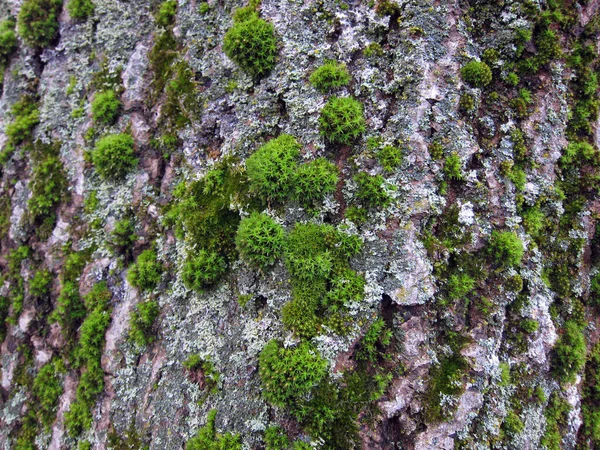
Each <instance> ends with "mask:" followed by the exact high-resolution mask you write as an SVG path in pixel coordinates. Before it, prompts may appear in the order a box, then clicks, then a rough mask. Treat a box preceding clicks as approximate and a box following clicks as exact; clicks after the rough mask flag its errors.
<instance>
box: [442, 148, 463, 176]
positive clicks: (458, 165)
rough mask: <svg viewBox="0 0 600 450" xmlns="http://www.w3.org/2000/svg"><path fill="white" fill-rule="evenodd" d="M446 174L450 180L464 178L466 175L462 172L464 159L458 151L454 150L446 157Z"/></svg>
mask: <svg viewBox="0 0 600 450" xmlns="http://www.w3.org/2000/svg"><path fill="white" fill-rule="evenodd" d="M444 175H445V176H446V178H448V179H450V180H457V181H459V180H462V179H464V175H463V172H462V161H461V160H460V156H458V153H456V152H453V153H451V154H450V155H448V157H447V158H446V161H445V162H444Z"/></svg>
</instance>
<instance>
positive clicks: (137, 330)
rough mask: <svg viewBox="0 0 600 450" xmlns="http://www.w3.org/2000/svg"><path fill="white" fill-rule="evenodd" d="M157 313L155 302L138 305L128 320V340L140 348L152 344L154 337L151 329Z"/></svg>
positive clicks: (150, 301)
mask: <svg viewBox="0 0 600 450" xmlns="http://www.w3.org/2000/svg"><path fill="white" fill-rule="evenodd" d="M159 313H160V309H159V307H158V303H157V302H155V301H152V300H149V301H146V302H142V303H138V304H137V305H136V307H135V310H134V311H133V312H132V313H131V317H130V318H129V339H131V340H132V341H133V342H135V343H136V344H137V345H138V346H140V347H144V346H146V345H148V344H151V343H152V342H154V340H155V339H156V335H155V334H154V333H152V327H153V325H154V321H155V320H156V318H157V317H158V314H159Z"/></svg>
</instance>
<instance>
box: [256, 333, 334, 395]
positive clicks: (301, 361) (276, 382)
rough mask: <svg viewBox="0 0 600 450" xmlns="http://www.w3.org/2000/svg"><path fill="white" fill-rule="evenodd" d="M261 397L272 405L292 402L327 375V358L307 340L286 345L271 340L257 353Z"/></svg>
mask: <svg viewBox="0 0 600 450" xmlns="http://www.w3.org/2000/svg"><path fill="white" fill-rule="evenodd" d="M258 370H259V375H260V379H261V382H262V384H263V388H264V390H263V395H264V397H265V398H266V399H267V400H268V401H269V402H271V403H273V404H274V405H278V406H286V405H293V404H294V402H296V401H297V400H299V399H303V398H305V397H306V396H307V395H308V394H309V393H310V391H311V390H312V389H313V388H314V387H315V386H316V385H317V384H319V383H320V382H321V381H322V380H323V379H324V378H325V377H326V376H327V361H326V360H325V359H323V358H322V357H321V355H319V353H318V352H317V350H315V349H314V348H313V347H312V346H311V345H310V344H308V343H306V342H304V343H301V344H299V345H298V346H296V347H291V348H285V347H283V346H282V345H281V343H280V342H278V341H276V340H271V341H269V343H268V344H267V345H265V347H264V348H263V349H262V351H261V352H260V355H259V369H258Z"/></svg>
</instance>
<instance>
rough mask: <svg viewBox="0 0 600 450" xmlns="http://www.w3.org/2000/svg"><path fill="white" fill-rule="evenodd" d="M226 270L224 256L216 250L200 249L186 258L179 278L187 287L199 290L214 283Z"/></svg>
mask: <svg viewBox="0 0 600 450" xmlns="http://www.w3.org/2000/svg"><path fill="white" fill-rule="evenodd" d="M226 270H227V264H226V262H225V258H223V257H222V256H220V255H219V254H218V253H217V252H211V251H208V250H200V251H199V252H198V254H197V255H195V256H191V257H189V258H188V259H187V261H186V262H185V264H184V266H183V271H182V272H181V278H182V280H183V282H184V284H185V285H186V287H187V288H188V289H194V290H196V291H201V290H202V288H204V287H206V286H210V285H212V284H214V283H216V282H217V281H218V279H219V278H220V277H221V276H222V275H223V274H224V273H225V271H226Z"/></svg>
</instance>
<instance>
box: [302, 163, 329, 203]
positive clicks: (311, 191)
mask: <svg viewBox="0 0 600 450" xmlns="http://www.w3.org/2000/svg"><path fill="white" fill-rule="evenodd" d="M338 180H339V176H338V169H337V167H336V166H335V165H334V164H332V163H330V162H329V161H327V160H326V159H325V158H317V159H315V160H314V161H311V162H308V163H305V164H300V165H299V166H298V169H297V171H296V179H295V181H294V194H295V196H296V198H297V199H298V201H299V202H301V203H303V204H305V205H312V204H314V203H315V202H319V201H321V200H323V198H324V197H325V196H326V195H328V194H331V193H333V192H334V191H335V187H336V186H337V183H338Z"/></svg>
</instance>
